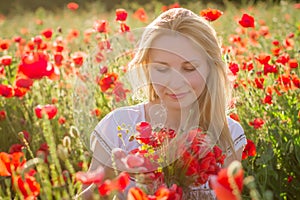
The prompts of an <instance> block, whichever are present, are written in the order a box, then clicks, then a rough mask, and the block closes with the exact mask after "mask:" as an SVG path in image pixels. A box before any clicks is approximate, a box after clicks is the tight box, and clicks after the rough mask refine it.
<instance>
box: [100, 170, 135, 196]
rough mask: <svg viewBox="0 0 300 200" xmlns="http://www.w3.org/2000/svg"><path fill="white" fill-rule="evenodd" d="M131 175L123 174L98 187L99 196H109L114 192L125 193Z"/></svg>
mask: <svg viewBox="0 0 300 200" xmlns="http://www.w3.org/2000/svg"><path fill="white" fill-rule="evenodd" d="M129 180H130V179H129V175H128V174H127V173H126V172H121V173H120V174H119V176H118V177H116V178H115V179H113V180H106V181H105V182H104V183H103V184H101V185H100V186H98V191H99V194H100V195H102V196H105V195H109V194H110V193H111V192H112V191H120V192H121V191H123V190H124V189H125V188H126V187H127V185H128V184H129Z"/></svg>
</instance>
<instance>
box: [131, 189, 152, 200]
mask: <svg viewBox="0 0 300 200" xmlns="http://www.w3.org/2000/svg"><path fill="white" fill-rule="evenodd" d="M127 200H149V198H148V196H147V194H145V192H144V191H143V190H141V189H140V188H138V187H132V188H130V190H129V192H128V195H127Z"/></svg>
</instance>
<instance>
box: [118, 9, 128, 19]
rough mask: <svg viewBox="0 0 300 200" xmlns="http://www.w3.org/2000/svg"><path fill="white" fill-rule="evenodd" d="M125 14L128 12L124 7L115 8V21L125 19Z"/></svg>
mask: <svg viewBox="0 0 300 200" xmlns="http://www.w3.org/2000/svg"><path fill="white" fill-rule="evenodd" d="M127 15H128V13H127V11H126V10H125V9H123V8H119V9H117V10H116V21H121V22H123V21H125V20H126V18H127Z"/></svg>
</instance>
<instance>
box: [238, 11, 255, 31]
mask: <svg viewBox="0 0 300 200" xmlns="http://www.w3.org/2000/svg"><path fill="white" fill-rule="evenodd" d="M239 24H240V25H241V26H242V27H244V28H249V27H253V28H254V18H253V17H252V16H250V15H248V14H243V16H242V18H241V19H240V20H239Z"/></svg>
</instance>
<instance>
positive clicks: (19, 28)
mask: <svg viewBox="0 0 300 200" xmlns="http://www.w3.org/2000/svg"><path fill="white" fill-rule="evenodd" d="M174 7H185V8H188V9H191V10H192V11H194V12H195V13H198V14H199V15H201V16H203V17H205V18H206V19H207V20H208V21H210V23H211V24H212V25H213V27H214V28H215V29H216V31H217V33H218V36H219V37H220V40H221V41H222V53H223V55H224V57H223V58H224V61H225V62H226V63H227V66H228V77H229V80H230V82H231V85H232V89H233V92H232V99H231V100H230V105H229V110H228V112H229V113H228V115H229V116H230V117H231V118H232V119H234V120H237V121H239V123H240V124H241V125H242V127H243V128H244V132H245V135H246V137H247V141H248V144H247V146H246V147H245V150H244V152H243V160H242V162H241V165H239V163H235V165H234V166H233V169H235V170H233V169H224V170H228V171H230V170H231V171H230V172H231V174H230V173H229V172H228V173H227V171H224V170H221V171H220V173H219V174H218V176H215V177H214V179H213V181H212V182H214V183H213V185H214V187H213V188H214V190H215V191H216V194H217V195H219V193H223V194H224V191H227V192H228V191H229V193H230V195H231V196H230V195H228V196H226V195H225V196H218V198H219V199H221V200H222V199H266V200H270V199H284V200H287V199H299V198H300V194H299V190H300V170H299V169H300V103H299V99H300V93H299V88H300V66H299V65H300V18H299V16H300V15H299V13H300V4H299V3H288V2H285V1H282V2H281V3H280V4H274V5H271V4H267V3H257V4H256V5H250V4H244V5H242V6H239V7H238V6H236V5H234V4H232V3H230V2H226V3H225V5H224V6H221V5H216V4H213V3H209V4H207V5H203V4H201V3H190V4H187V5H180V4H179V3H172V4H171V3H170V4H169V5H163V4H161V3H159V2H155V3H152V4H151V3H149V4H146V5H143V6H141V5H138V4H136V3H131V4H130V5H125V4H124V5H120V7H118V8H117V9H115V10H113V11H111V12H107V11H105V10H104V9H103V7H102V6H101V4H100V3H92V4H91V5H88V6H85V9H82V8H81V5H78V4H77V3H73V2H71V3H69V4H67V5H65V7H64V8H61V10H59V11H57V12H54V13H50V12H48V11H47V10H46V9H44V8H39V9H37V10H36V11H35V12H24V13H22V14H16V15H11V16H4V15H0V200H2V199H74V198H78V199H80V194H81V193H82V183H86V184H90V183H94V184H96V185H97V186H98V187H97V189H96V190H95V192H94V196H95V198H96V199H97V198H98V199H101V198H102V197H103V198H104V199H111V197H112V195H113V194H114V193H115V192H116V191H122V190H123V189H124V188H125V187H126V186H127V184H128V175H127V174H126V173H121V174H120V175H119V176H117V177H116V178H115V179H112V180H106V181H104V180H103V176H104V175H103V170H101V169H99V170H98V171H95V172H94V173H93V174H87V173H86V171H87V170H88V167H89V164H90V161H91V157H92V152H91V151H90V148H89V145H90V144H89V136H90V133H91V132H92V130H93V128H94V127H95V126H96V124H97V122H98V121H99V120H101V119H102V118H103V117H104V116H105V115H106V114H107V113H109V112H110V111H112V110H114V109H115V108H118V107H120V106H125V105H133V104H135V103H138V102H139V100H137V99H134V98H132V95H131V92H132V91H131V88H130V86H129V84H128V82H127V80H126V71H127V64H128V62H129V61H130V59H131V58H132V56H133V53H134V48H135V47H136V46H135V45H136V43H137V42H138V39H139V38H138V37H139V36H140V33H141V30H142V28H144V27H145V26H146V25H147V24H148V23H150V22H151V21H152V20H153V19H155V17H157V16H158V15H159V14H160V13H161V12H163V11H165V10H167V9H170V8H174ZM214 153H215V154H219V153H217V152H214ZM222 159H224V158H222ZM222 159H220V160H218V162H221V160H222ZM230 177H231V178H233V179H232V180H234V181H235V186H236V187H233V186H232V185H231V184H229V183H228V181H229V182H230V180H231V179H230ZM224 179H226V180H225V182H226V183H224ZM229 179H230V180H229ZM220 180H221V181H220ZM232 180H231V181H232ZM223 190H224V191H223ZM220 191H221V192H220ZM222 191H223V192H222ZM233 191H234V192H233ZM233 194H234V195H233ZM128 199H130V200H134V199H137V200H138V199H141V200H147V199H157V200H158V199H180V189H178V187H177V186H176V185H173V186H169V187H163V188H158V189H157V191H156V192H154V193H153V194H145V193H144V192H143V191H142V190H141V189H139V188H136V189H135V190H132V191H131V192H129V195H128Z"/></svg>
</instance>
